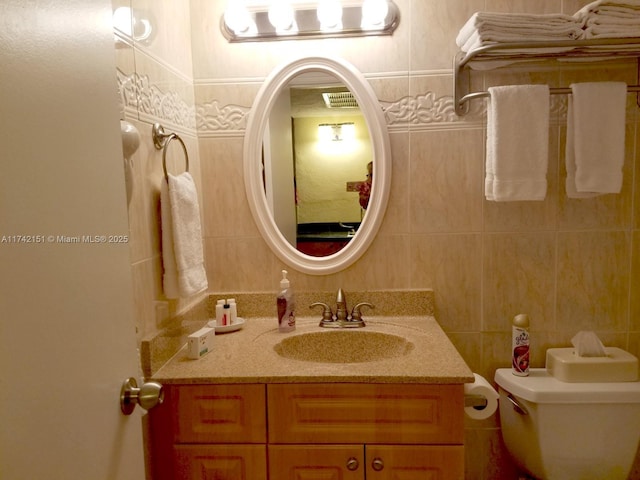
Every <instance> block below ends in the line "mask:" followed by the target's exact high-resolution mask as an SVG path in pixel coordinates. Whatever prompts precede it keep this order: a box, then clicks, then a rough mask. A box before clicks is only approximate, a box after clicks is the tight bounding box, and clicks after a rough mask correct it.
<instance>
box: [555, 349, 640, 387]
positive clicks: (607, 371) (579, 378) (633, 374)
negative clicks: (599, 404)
mask: <svg viewBox="0 0 640 480" xmlns="http://www.w3.org/2000/svg"><path fill="white" fill-rule="evenodd" d="M604 350H605V352H606V354H607V356H606V357H579V356H578V355H577V354H576V353H575V348H572V347H569V348H549V349H548V350H547V358H546V367H547V371H548V372H549V374H550V375H552V376H553V377H555V378H557V379H558V380H561V381H563V382H570V383H580V382H583V383H584V382H635V381H636V380H638V359H637V358H636V357H635V356H633V355H631V354H630V353H629V352H626V351H624V350H622V349H620V348H616V347H605V349H604Z"/></svg>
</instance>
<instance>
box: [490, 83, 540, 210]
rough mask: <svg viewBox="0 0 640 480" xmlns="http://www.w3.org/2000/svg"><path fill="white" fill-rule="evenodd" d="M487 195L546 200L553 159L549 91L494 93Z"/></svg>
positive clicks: (510, 88)
mask: <svg viewBox="0 0 640 480" xmlns="http://www.w3.org/2000/svg"><path fill="white" fill-rule="evenodd" d="M489 95H490V98H489V107H488V110H487V147H486V148H487V157H486V177H485V196H486V198H487V200H493V201H496V202H506V201H519V200H544V198H545V196H546V194H547V177H546V176H547V165H548V157H549V86H548V85H506V86H500V87H490V88H489Z"/></svg>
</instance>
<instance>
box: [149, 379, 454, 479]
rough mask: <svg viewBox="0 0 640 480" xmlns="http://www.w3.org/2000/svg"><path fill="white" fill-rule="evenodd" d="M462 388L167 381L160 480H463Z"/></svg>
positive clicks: (156, 428) (155, 444)
mask: <svg viewBox="0 0 640 480" xmlns="http://www.w3.org/2000/svg"><path fill="white" fill-rule="evenodd" d="M463 400H464V393H463V386H462V385H417V384H328V383H323V384H269V385H243V384H239V385H167V386H166V393H165V401H164V403H163V404H162V405H160V406H158V407H156V408H154V409H153V410H151V411H150V412H149V419H150V436H151V438H150V442H149V443H150V445H151V461H152V467H153V468H152V478H153V480H164V479H167V480H168V479H175V480H181V479H188V480H201V479H209V480H212V479H215V480H242V479H251V480H266V479H267V478H268V479H270V480H317V479H323V480H333V479H335V480H365V479H366V480H391V479H394V480H425V479H439V480H462V479H463V478H464V447H463V432H464V423H463V422H464V418H463Z"/></svg>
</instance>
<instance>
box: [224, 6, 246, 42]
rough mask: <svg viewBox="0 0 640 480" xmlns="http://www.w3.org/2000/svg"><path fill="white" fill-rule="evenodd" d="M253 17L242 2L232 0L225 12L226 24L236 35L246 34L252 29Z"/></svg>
mask: <svg viewBox="0 0 640 480" xmlns="http://www.w3.org/2000/svg"><path fill="white" fill-rule="evenodd" d="M251 22H252V20H251V15H250V14H249V11H248V10H247V7H246V6H245V5H244V2H242V1H237V0H236V1H234V0H230V1H229V3H228V5H227V9H226V10H225V11H224V23H225V24H226V25H227V27H229V29H230V30H232V31H233V32H235V33H236V34H239V33H244V32H246V31H247V30H249V28H250V27H251Z"/></svg>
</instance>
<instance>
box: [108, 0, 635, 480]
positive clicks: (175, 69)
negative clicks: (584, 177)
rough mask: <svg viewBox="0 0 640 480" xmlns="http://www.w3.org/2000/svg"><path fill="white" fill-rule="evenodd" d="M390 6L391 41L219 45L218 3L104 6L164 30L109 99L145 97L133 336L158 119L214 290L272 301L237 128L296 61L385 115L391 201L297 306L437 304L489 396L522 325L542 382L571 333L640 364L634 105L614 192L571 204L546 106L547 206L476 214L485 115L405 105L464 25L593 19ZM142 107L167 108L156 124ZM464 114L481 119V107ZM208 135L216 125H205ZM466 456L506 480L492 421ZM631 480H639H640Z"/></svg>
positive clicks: (478, 431) (182, 305)
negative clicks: (178, 138) (419, 293)
mask: <svg viewBox="0 0 640 480" xmlns="http://www.w3.org/2000/svg"><path fill="white" fill-rule="evenodd" d="M395 1H396V3H397V4H398V6H399V7H400V10H401V12H402V19H401V23H400V26H399V27H398V29H397V31H396V32H395V33H394V35H393V36H392V37H379V38H352V39H347V40H335V39H331V40H320V41H318V40H305V41H297V42H277V43H247V44H228V43H227V42H226V41H225V40H224V38H223V37H222V35H221V34H220V31H219V28H218V22H219V19H220V16H221V14H222V10H223V8H224V4H225V2H223V1H211V0H190V1H189V0H180V1H178V0H163V1H156V0H154V1H150V0H147V1H143V0H132V1H131V2H124V1H123V0H114V3H115V4H122V3H124V4H128V3H133V4H134V5H133V6H134V7H139V8H140V9H145V8H146V9H150V10H151V12H152V13H153V14H154V16H155V20H156V21H157V23H158V25H159V31H158V37H157V40H155V43H152V44H151V45H136V43H135V42H134V41H131V42H130V43H129V44H127V45H126V46H125V47H124V48H120V49H118V59H119V62H118V65H119V69H120V70H121V75H122V78H123V80H122V81H121V83H122V84H123V85H128V84H129V83H132V84H135V86H136V88H135V89H133V90H134V91H136V89H137V91H141V92H142V95H141V98H138V99H137V100H136V98H135V97H134V99H133V100H132V99H131V98H130V97H128V96H126V95H123V116H124V117H125V118H127V119H129V120H131V121H132V122H133V123H135V124H136V125H137V126H138V128H139V129H140V130H141V132H143V137H144V138H143V142H142V146H141V148H140V150H139V151H138V153H137V154H136V156H135V159H134V161H135V167H136V183H135V187H136V188H137V190H136V191H135V192H134V201H133V202H132V205H131V207H130V216H131V217H130V218H131V231H132V232H131V233H132V235H131V236H132V245H131V250H132V265H133V274H134V278H135V280H136V282H135V284H136V289H137V290H136V308H137V309H138V318H139V330H140V336H141V337H143V336H145V335H152V334H154V333H155V332H157V331H158V329H159V328H161V327H162V323H161V322H160V321H159V320H158V319H157V315H156V302H157V301H162V300H164V297H163V294H162V289H161V272H162V270H161V261H160V252H159V227H158V190H159V184H160V178H161V166H160V164H159V162H160V160H159V159H160V158H161V155H160V154H159V152H157V151H155V150H154V149H153V147H152V146H151V143H150V138H149V133H148V132H149V129H150V125H151V123H152V122H153V121H155V119H156V118H160V119H162V120H163V121H165V122H167V123H168V124H170V125H171V126H172V128H175V129H176V130H177V131H179V132H181V134H183V136H184V138H185V140H186V141H187V146H188V148H189V151H190V154H191V156H192V162H193V167H192V169H193V171H194V172H195V175H196V176H197V178H198V180H199V182H200V183H199V186H200V191H201V196H202V210H203V212H202V213H203V218H204V245H205V253H206V262H207V273H208V277H209V285H210V289H211V290H212V291H216V292H225V291H228V292H270V291H273V290H275V288H276V286H277V282H278V278H279V275H278V272H279V271H280V269H281V268H283V267H284V265H283V264H282V263H281V262H280V261H279V260H278V259H277V258H276V257H275V256H274V255H273V254H272V253H271V252H270V250H269V248H268V247H267V245H266V244H265V243H264V241H263V240H262V239H261V237H260V235H259V232H258V230H257V228H256V226H255V224H254V222H253V219H252V217H251V214H250V211H249V208H248V205H247V202H246V197H245V193H244V183H243V176H242V144H243V138H244V137H243V135H244V125H245V122H246V115H247V113H248V112H249V111H250V107H251V104H252V102H253V99H254V97H255V95H256V93H257V91H258V89H259V88H260V85H261V83H262V81H263V80H264V78H265V76H266V75H268V73H269V72H270V71H271V70H272V69H273V68H274V67H275V66H277V65H279V64H280V63H282V62H283V61H285V60H287V59H289V58H292V57H294V56H298V55H302V54H309V55H313V54H322V55H324V54H328V53H329V54H333V55H337V56H339V57H342V58H344V59H346V60H347V61H349V62H351V63H353V64H354V65H355V66H356V67H357V68H358V69H360V70H361V71H362V72H363V73H364V74H365V75H366V76H367V77H368V78H369V80H370V83H371V85H372V86H373V88H374V90H375V91H376V93H377V95H378V98H379V100H380V101H381V104H383V105H387V106H389V105H392V106H393V108H391V109H390V110H389V111H388V123H389V128H390V132H391V133H390V137H391V145H392V153H393V169H394V170H393V180H392V192H391V198H390V203H389V208H388V210H387V213H386V216H385V220H384V223H383V225H382V227H381V231H380V233H379V235H378V237H377V238H376V240H375V241H374V243H373V244H372V246H371V248H370V250H369V251H368V252H367V253H366V254H365V255H364V257H363V258H362V259H361V260H360V261H358V262H357V263H356V264H354V265H353V266H351V267H350V268H348V269H347V270H345V271H344V272H340V273H336V274H333V275H327V276H310V275H304V274H300V273H298V272H291V274H290V277H291V279H292V283H293V285H294V286H295V287H296V288H297V289H298V290H300V291H314V290H321V291H331V290H334V289H337V287H339V286H341V287H343V288H344V289H345V290H346V291H349V290H367V289H373V290H385V289H386V290H389V289H415V288H433V289H434V290H435V294H436V311H437V317H438V319H439V321H440V323H441V324H442V326H443V328H444V329H445V331H447V333H448V334H449V336H450V338H451V339H452V341H453V342H454V344H455V345H456V346H457V347H458V349H459V350H460V352H461V353H462V355H463V356H464V358H465V359H466V360H467V362H468V363H469V365H470V366H471V367H472V369H473V370H474V371H476V372H478V373H480V374H482V375H484V376H486V377H487V378H489V379H492V378H493V372H494V370H495V369H496V368H498V367H505V366H507V365H508V364H509V345H510V322H511V318H512V317H513V316H514V315H515V314H517V313H520V312H527V313H529V314H530V315H531V318H532V342H533V366H535V367H539V366H543V363H544V352H545V349H546V348H548V347H551V346H564V345H567V344H568V342H569V340H570V338H571V337H572V335H573V334H574V333H575V332H576V331H578V330H579V329H593V330H596V331H597V332H598V334H599V335H601V337H602V338H603V340H604V341H605V343H608V344H611V345H616V346H619V347H622V348H626V349H628V350H630V351H632V352H633V353H635V354H636V355H639V354H640V293H639V288H638V285H639V283H640V260H639V258H640V185H639V183H638V181H637V178H638V175H640V156H639V155H640V154H639V151H640V148H638V145H639V144H640V129H639V128H638V118H639V117H638V115H639V114H638V107H637V106H636V104H635V97H634V96H632V95H629V108H628V113H629V115H628V121H627V129H626V133H627V137H626V138H627V157H626V161H625V169H624V178H625V180H624V187H623V192H622V193H621V194H620V195H608V196H604V197H600V198H596V199H589V200H570V199H567V198H566V195H565V194H564V179H565V176H566V171H565V168H564V141H565V125H564V115H563V110H562V105H563V103H562V102H563V100H562V99H556V98H554V104H556V105H558V109H557V110H556V109H555V108H554V117H553V120H554V121H552V125H551V130H550V158H549V173H548V181H549V192H548V195H547V198H546V200H545V201H543V202H518V203H504V204H502V203H500V204H499V203H492V202H487V201H486V200H485V199H484V195H483V175H484V135H485V132H484V127H485V123H484V122H485V117H484V115H476V116H471V118H465V119H457V118H455V116H453V117H451V115H450V116H449V117H446V118H445V119H439V118H425V117H421V116H419V115H417V114H416V111H412V110H411V106H412V105H416V104H420V105H426V106H427V107H428V106H429V105H431V102H433V101H435V100H438V99H441V98H443V97H444V98H449V97H450V96H451V59H452V57H453V55H454V54H455V53H456V50H457V49H456V46H455V42H454V38H455V35H456V34H457V32H458V30H459V28H460V27H461V26H462V25H463V24H464V22H465V21H466V20H467V18H468V17H469V16H470V15H471V14H472V13H473V12H475V11H478V10H493V11H513V12H533V13H549V12H558V11H562V12H565V13H573V12H574V11H576V10H577V9H578V8H580V7H581V6H583V5H585V4H586V3H588V2H587V1H586V0H518V1H513V0H446V1H444V0H395ZM185 12H190V17H188V16H187V15H186V14H185ZM189 41H191V44H189ZM636 74H637V70H636V68H635V66H631V65H630V64H628V63H622V64H619V65H600V64H594V65H593V66H589V68H587V69H584V68H581V67H576V68H572V69H571V71H567V70H566V69H564V70H562V71H545V72H540V71H537V70H536V71H533V72H530V71H528V68H514V69H509V70H507V71H501V72H492V73H489V74H487V75H486V76H485V77H482V76H479V77H477V78H476V79H475V80H474V81H475V82H479V83H480V84H482V83H484V84H485V86H488V85H492V84H508V83H524V82H538V83H539V82H546V83H549V84H551V85H558V84H565V83H566V82H570V81H585V80H591V79H598V80H602V79H609V78H615V79H623V80H625V81H628V82H629V83H636V81H637V80H636ZM126 79H130V80H131V82H127V81H125V80H126ZM130 90H131V89H129V90H127V91H130ZM149 98H151V99H156V100H158V101H159V100H163V101H166V102H168V103H170V104H171V105H172V107H171V108H168V109H166V110H162V109H153V108H151V107H150V106H149V101H148V99H149ZM143 100H144V101H143ZM151 105H154V103H153V102H152V103H151ZM474 108H475V109H476V110H480V111H482V109H483V103H482V101H479V102H478V103H477V104H475V105H474ZM176 111H177V112H179V114H178V115H174V114H173V113H175V112H176ZM426 111H429V108H426ZM167 112H173V113H171V114H170V113H167ZM212 112H213V113H212ZM423 113H424V111H423ZM211 118H214V119H215V120H216V122H214V123H211V122H208V120H210V119H211ZM196 125H197V135H196ZM175 161H176V164H175V165H173V168H176V169H179V168H180V167H179V161H180V159H179V158H176V160H175ZM198 167H199V171H198ZM195 301H196V299H186V300H183V301H180V302H175V301H172V302H169V308H170V310H171V311H181V310H184V309H186V308H188V307H189V305H191V304H193V303H194V302H195ZM466 442H467V447H468V448H467V457H468V458H467V460H468V462H467V475H466V476H467V478H468V479H473V480H482V479H512V478H516V473H515V469H514V467H513V465H512V464H511V462H510V461H509V458H508V455H507V454H506V452H505V450H504V447H503V445H502V442H501V437H500V432H499V429H498V422H497V419H496V418H492V419H490V420H486V421H483V422H468V423H467V436H466ZM633 478H635V479H638V478H640V470H639V469H638V467H636V469H635V471H634V476H633Z"/></svg>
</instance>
